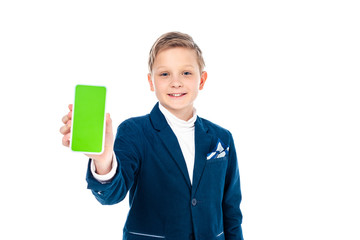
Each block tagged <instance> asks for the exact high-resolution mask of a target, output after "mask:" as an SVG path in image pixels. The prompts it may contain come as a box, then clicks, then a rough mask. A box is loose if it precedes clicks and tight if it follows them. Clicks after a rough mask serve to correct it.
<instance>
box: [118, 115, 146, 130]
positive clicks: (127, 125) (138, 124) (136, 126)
mask: <svg viewBox="0 0 360 240" xmlns="http://www.w3.org/2000/svg"><path fill="white" fill-rule="evenodd" d="M149 119H150V118H149V114H146V115H143V116H138V117H131V118H128V119H126V120H124V121H123V122H122V123H120V125H119V126H118V131H119V130H125V131H134V130H136V132H138V131H140V130H141V129H143V128H144V127H146V126H148V125H149V123H150V120H149Z"/></svg>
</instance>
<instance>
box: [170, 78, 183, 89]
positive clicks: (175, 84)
mask: <svg viewBox="0 0 360 240" xmlns="http://www.w3.org/2000/svg"><path fill="white" fill-rule="evenodd" d="M170 84H171V87H173V88H180V87H182V86H183V83H182V82H181V79H180V77H178V76H172V78H171V83H170Z"/></svg>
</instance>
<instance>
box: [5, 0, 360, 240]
mask: <svg viewBox="0 0 360 240" xmlns="http://www.w3.org/2000/svg"><path fill="white" fill-rule="evenodd" d="M359 12H360V8H359V5H358V1H347V0H342V1H325V0H324V1H320V0H311V1H310V0H302V1H285V0H283V1H279V0H275V1H260V0H253V1H238V2H235V1H226V0H223V1H154V0H152V1H89V0H87V1H77V0H71V1H66V0H62V1H49V0H48V1H39V0H36V1H35V0H34V1H16V0H12V1H10V0H8V1H6V0H5V1H1V3H0V81H1V87H0V89H1V91H0V104H1V120H0V121H1V127H2V129H1V132H0V134H1V153H2V154H1V157H0V158H1V165H0V167H1V168H0V169H1V173H0V184H1V185H0V201H1V204H0V220H1V226H0V229H1V230H0V234H1V235H2V237H1V238H2V239H88V240H91V239H94V240H96V239H121V236H122V228H123V225H124V222H125V218H126V215H127V211H128V199H126V200H125V201H123V202H122V203H120V204H117V205H114V206H101V205H100V204H99V203H98V202H97V201H96V200H95V198H94V197H93V196H92V194H91V192H90V191H89V190H87V189H86V186H87V184H86V181H85V173H86V168H87V158H86V157H85V156H84V155H82V154H77V153H72V152H71V151H70V150H69V149H67V148H65V147H63V146H62V145H61V137H62V136H61V134H60V133H59V129H60V127H61V125H62V123H61V118H62V116H63V115H65V114H66V113H67V111H68V110H67V105H68V104H69V103H72V101H73V94H74V86H75V85H76V84H77V83H85V84H99V85H106V86H107V87H108V99H107V100H108V105H107V111H108V112H110V113H111V116H112V118H113V122H114V130H115V129H116V127H117V125H118V124H119V123H120V122H122V121H123V120H125V119H126V118H129V117H132V116H138V115H143V114H146V113H149V112H150V110H151V109H152V107H153V105H154V104H155V102H156V98H155V96H154V94H153V93H152V92H150V90H149V87H148V84H147V78H146V74H147V59H148V52H149V50H150V47H151V46H152V44H153V42H154V41H155V40H156V38H157V37H159V36H160V35H161V34H163V33H165V32H168V31H174V30H176V31H182V32H185V33H188V34H190V35H191V36H193V38H194V40H195V41H196V42H197V43H198V45H199V46H200V48H201V49H202V51H203V52H204V58H205V62H206V65H207V66H206V70H207V71H208V76H209V77H208V81H207V83H206V85H205V89H204V90H203V91H202V92H201V94H200V96H199V98H198V100H197V102H196V108H197V109H198V114H199V115H200V116H202V117H205V118H208V119H210V120H212V121H213V122H215V123H218V124H220V125H222V126H223V127H225V128H227V129H229V130H230V131H231V132H232V134H233V136H234V139H235V144H236V147H237V152H238V159H239V166H240V175H241V187H242V193H243V202H242V205H241V208H242V211H243V214H244V221H243V231H244V236H245V238H246V239H248V240H250V239H255V240H262V239H284V240H289V239H291V240H296V239H316V240H317V239H346V240H351V239H354V240H355V239H357V240H358V239H360V232H359V226H360V219H359V216H360V207H359V205H360V204H359V203H360V174H359V170H360V167H359V160H360V150H359V149H360V148H359V146H360V145H359V144H360V138H359V136H360V135H359V134H360V112H359V110H360V109H359V105H360V87H359V81H360V73H359V70H360V68H359V67H360V47H359V46H360V44H359V43H360V34H359V29H360V24H359V23H360V17H359V16H360V14H359ZM3 236H6V237H5V238H3Z"/></svg>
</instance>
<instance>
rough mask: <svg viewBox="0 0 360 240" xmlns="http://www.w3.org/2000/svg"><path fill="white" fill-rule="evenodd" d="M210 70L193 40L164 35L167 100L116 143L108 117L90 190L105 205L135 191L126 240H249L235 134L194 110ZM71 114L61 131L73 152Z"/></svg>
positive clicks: (126, 128)
mask: <svg viewBox="0 0 360 240" xmlns="http://www.w3.org/2000/svg"><path fill="white" fill-rule="evenodd" d="M204 65H205V64H204V60H203V58H202V53H201V50H200V49H199V47H198V46H197V45H196V44H195V43H194V41H193V39H192V38H191V37H190V36H189V35H187V34H183V33H179V32H170V33H166V34H164V35H162V36H161V37H160V38H159V39H158V40H157V41H156V42H155V43H154V45H153V47H152V48H151V51H150V56H149V74H148V82H149V85H150V89H151V91H154V92H155V94H156V97H157V98H158V100H159V102H158V103H157V104H156V105H155V107H154V108H153V110H152V111H151V113H150V114H148V115H145V116H141V117H136V118H130V119H128V120H126V121H124V122H123V123H121V124H120V126H119V127H118V129H117V134H116V138H115V142H114V141H113V132H112V122H111V118H110V115H109V114H107V116H106V134H105V138H106V139H105V150H104V152H103V154H101V155H91V154H88V155H87V156H88V157H90V161H89V168H88V173H87V182H88V188H89V189H91V190H92V192H93V194H94V195H95V197H96V199H97V200H98V201H99V202H100V203H102V204H115V203H118V202H120V201H122V200H123V199H124V198H125V196H126V194H127V192H128V191H129V192H130V193H129V194H130V195H129V200H130V210H129V214H128V217H127V220H126V224H125V227H124V233H123V239H128V240H130V239H131V240H154V239H179V240H184V239H196V240H202V239H203V240H212V239H214V240H215V239H216V240H218V239H226V240H232V239H234V240H235V239H236V240H240V239H243V236H242V228H241V222H242V215H241V211H240V207H239V206H240V201H241V191H240V178H239V170H238V164H237V158H236V152H235V147H234V141H233V138H232V135H231V133H230V132H229V131H227V130H225V129H223V128H221V127H220V126H218V125H215V124H213V123H211V122H209V121H207V120H205V119H203V118H200V117H198V116H197V115H196V110H195V108H194V107H193V104H194V101H195V99H196V97H197V94H198V91H199V90H202V89H203V87H204V84H205V82H206V79H207V73H206V72H205V71H203V69H204ZM69 109H70V112H69V113H68V114H67V115H66V116H64V117H63V122H64V123H65V125H64V126H63V127H62V128H61V129H60V131H61V133H62V134H64V137H63V145H65V146H69V138H70V126H71V124H70V122H71V111H72V106H71V105H69Z"/></svg>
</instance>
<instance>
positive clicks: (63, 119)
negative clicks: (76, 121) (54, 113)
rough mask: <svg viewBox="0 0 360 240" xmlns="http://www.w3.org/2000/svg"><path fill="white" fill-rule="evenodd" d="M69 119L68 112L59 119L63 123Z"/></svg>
mask: <svg viewBox="0 0 360 240" xmlns="http://www.w3.org/2000/svg"><path fill="white" fill-rule="evenodd" d="M69 120H70V118H69V117H68V114H66V115H65V116H63V117H62V119H61V121H62V122H63V123H65V124H66V123H67V122H68V121H69Z"/></svg>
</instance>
